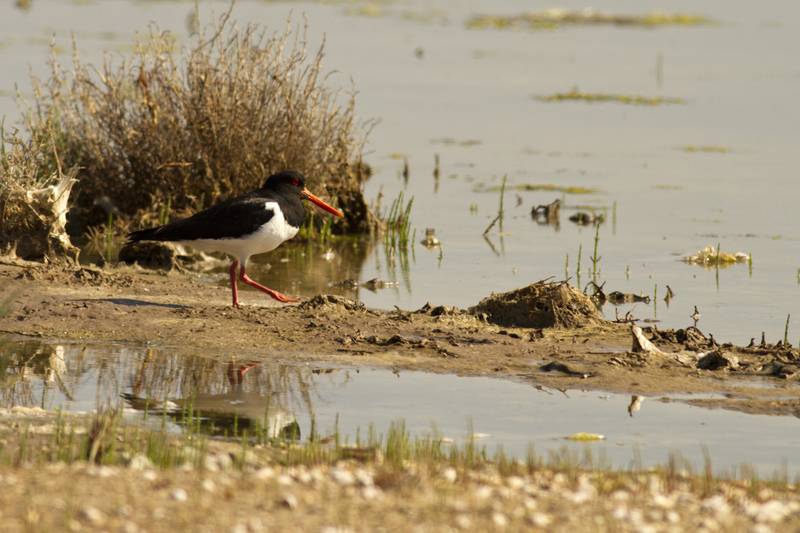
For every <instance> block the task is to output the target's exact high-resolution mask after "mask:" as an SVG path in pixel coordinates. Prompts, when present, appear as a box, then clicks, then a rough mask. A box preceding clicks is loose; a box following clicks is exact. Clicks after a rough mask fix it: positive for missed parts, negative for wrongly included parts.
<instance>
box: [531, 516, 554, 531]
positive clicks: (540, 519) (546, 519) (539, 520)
mask: <svg viewBox="0 0 800 533" xmlns="http://www.w3.org/2000/svg"><path fill="white" fill-rule="evenodd" d="M552 522H553V519H552V518H551V517H550V515H547V514H545V513H540V512H535V513H531V524H533V525H534V526H536V527H540V528H546V527H547V526H549V525H550V524H551V523H552Z"/></svg>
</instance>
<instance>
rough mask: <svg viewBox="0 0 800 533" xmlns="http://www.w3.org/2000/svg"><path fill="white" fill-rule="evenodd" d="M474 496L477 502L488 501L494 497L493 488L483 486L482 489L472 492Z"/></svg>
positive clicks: (478, 488)
mask: <svg viewBox="0 0 800 533" xmlns="http://www.w3.org/2000/svg"><path fill="white" fill-rule="evenodd" d="M472 495H473V496H474V497H475V499H476V500H488V499H489V498H491V497H492V487H489V486H487V485H483V486H481V487H477V488H476V489H475V490H473V491H472Z"/></svg>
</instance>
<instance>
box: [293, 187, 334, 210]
mask: <svg viewBox="0 0 800 533" xmlns="http://www.w3.org/2000/svg"><path fill="white" fill-rule="evenodd" d="M300 194H302V195H303V197H304V198H305V199H306V200H311V201H312V202H314V203H315V204H317V205H318V206H319V207H321V208H322V209H324V210H325V211H327V212H328V213H331V214H334V215H336V216H337V217H344V213H342V212H341V211H339V210H338V209H335V208H333V207H331V206H329V205H328V204H326V203H325V202H323V201H322V200H320V199H319V198H317V197H316V196H314V195H313V194H311V191H309V190H308V189H305V188H304V189H303V190H302V191H301V192H300Z"/></svg>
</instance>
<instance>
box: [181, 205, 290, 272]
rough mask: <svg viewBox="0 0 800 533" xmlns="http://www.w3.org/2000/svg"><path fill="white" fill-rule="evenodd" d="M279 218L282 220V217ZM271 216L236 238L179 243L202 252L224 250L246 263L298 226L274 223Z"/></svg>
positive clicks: (287, 235)
mask: <svg viewBox="0 0 800 533" xmlns="http://www.w3.org/2000/svg"><path fill="white" fill-rule="evenodd" d="M276 218H280V220H281V222H283V218H281V217H276ZM275 221H276V219H275V218H273V219H272V220H271V221H270V223H268V224H266V225H264V226H262V227H261V228H259V229H258V230H257V231H255V232H253V233H251V234H250V235H247V236H245V237H240V238H238V239H197V240H193V241H181V244H185V245H187V246H191V247H192V248H196V249H197V250H201V251H203V252H224V253H226V254H230V255H232V256H234V257H235V258H237V259H238V260H239V262H240V263H242V264H246V263H247V259H248V258H249V257H250V256H251V255H255V254H263V253H264V252H270V251H272V250H274V249H275V248H277V247H278V246H280V245H281V243H283V242H284V241H286V240H289V239H291V238H292V237H294V236H295V235H297V232H298V230H299V229H300V228H295V227H292V226H290V225H289V224H285V223H281V224H276V223H274V222H275Z"/></svg>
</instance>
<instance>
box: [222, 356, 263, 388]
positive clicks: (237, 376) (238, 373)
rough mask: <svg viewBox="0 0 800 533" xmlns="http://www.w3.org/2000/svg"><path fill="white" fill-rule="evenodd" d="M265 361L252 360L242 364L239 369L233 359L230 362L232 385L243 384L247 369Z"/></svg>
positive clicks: (229, 379)
mask: <svg viewBox="0 0 800 533" xmlns="http://www.w3.org/2000/svg"><path fill="white" fill-rule="evenodd" d="M263 362H264V361H251V362H250V363H247V364H245V365H242V366H241V368H238V369H237V368H236V361H231V362H230V363H229V364H228V372H227V375H228V383H230V384H231V385H241V384H242V382H243V381H244V375H245V374H246V373H247V371H248V370H250V369H251V368H253V367H255V366H258V365H260V364H261V363H263Z"/></svg>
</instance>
